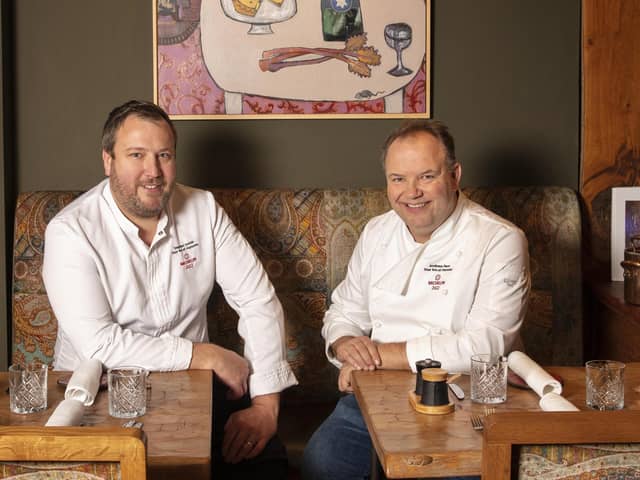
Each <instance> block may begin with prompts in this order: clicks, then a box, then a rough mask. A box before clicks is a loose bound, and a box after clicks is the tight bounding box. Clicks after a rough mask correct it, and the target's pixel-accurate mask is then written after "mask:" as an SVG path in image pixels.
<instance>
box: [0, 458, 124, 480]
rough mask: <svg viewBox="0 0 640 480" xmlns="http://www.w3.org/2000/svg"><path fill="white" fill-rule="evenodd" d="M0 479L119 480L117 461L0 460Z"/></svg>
mask: <svg viewBox="0 0 640 480" xmlns="http://www.w3.org/2000/svg"><path fill="white" fill-rule="evenodd" d="M0 478H1V479H16V480H18V479H20V480H102V479H104V480H119V479H120V478H121V475H120V464H119V463H118V462H92V463H84V462H0Z"/></svg>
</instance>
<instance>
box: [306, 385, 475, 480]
mask: <svg viewBox="0 0 640 480" xmlns="http://www.w3.org/2000/svg"><path fill="white" fill-rule="evenodd" d="M371 448H372V444H371V439H370V438H369V432H368V431H367V426H366V425H365V423H364V419H363V418H362V413H360V407H358V402H357V401H356V397H355V396H354V395H346V396H344V397H342V398H341V399H340V400H339V401H338V404H337V405H336V408H335V410H334V411H333V413H332V414H331V415H329V417H327V419H326V420H325V421H324V422H323V423H322V425H320V427H319V428H318V430H316V431H315V433H314V434H313V435H312V436H311V439H310V440H309V443H307V446H306V448H305V449H304V457H303V460H302V478H304V479H305V480H350V479H365V478H367V477H369V476H370V475H371ZM456 478H460V477H456ZM467 478H469V477H467ZM472 478H478V477H472ZM450 480H455V479H454V478H451V479H450Z"/></svg>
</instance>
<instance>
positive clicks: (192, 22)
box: [151, 0, 432, 120]
mask: <svg viewBox="0 0 640 480" xmlns="http://www.w3.org/2000/svg"><path fill="white" fill-rule="evenodd" d="M234 1H237V0H234ZM258 1H259V2H265V4H266V3H267V2H272V3H284V2H289V1H291V2H293V3H294V5H295V2H296V0H258ZM303 1H304V2H308V3H304V6H305V7H304V8H305V9H306V10H302V11H301V10H300V5H303V4H302V2H303ZM322 1H323V2H335V3H338V4H339V3H340V2H357V4H358V6H362V8H363V11H364V9H368V11H373V8H374V7H373V6H374V5H376V7H375V8H378V9H381V8H383V9H389V8H390V7H379V6H377V5H384V3H383V4H376V3H375V0H322ZM402 1H403V2H407V3H401V4H398V3H394V5H395V6H396V7H397V5H404V8H405V9H407V12H404V11H402V10H400V12H399V13H398V16H399V17H401V16H402V14H404V15H409V14H410V13H411V12H410V7H411V8H424V24H422V21H419V22H418V23H412V28H413V35H414V37H415V38H418V39H419V40H418V41H413V42H411V41H410V42H409V44H408V46H407V47H406V50H403V51H402V52H401V54H405V52H409V53H410V55H409V54H408V53H407V56H408V57H409V59H410V60H411V59H412V60H413V63H412V64H410V65H409V67H411V68H407V70H409V72H410V73H408V74H407V73H401V74H400V75H407V78H406V79H400V78H390V77H389V76H388V75H393V74H392V73H391V71H392V70H393V69H388V66H389V65H392V64H395V63H396V52H394V51H393V50H392V48H391V45H390V44H389V42H388V41H387V42H386V44H385V41H384V40H381V39H380V38H377V41H376V43H375V46H374V45H373V44H372V45H371V47H372V48H374V49H375V51H376V53H379V55H378V57H379V59H378V62H379V63H378V64H371V66H369V67H368V68H369V71H370V72H373V73H371V74H370V75H369V77H367V76H366V73H365V75H361V73H360V72H356V73H354V72H353V71H352V70H351V64H350V63H352V62H349V61H345V60H344V59H342V60H343V63H344V64H346V66H342V65H343V63H341V62H339V61H337V60H338V59H337V58H336V57H337V56H345V58H347V59H348V60H351V61H352V60H353V58H354V57H346V55H340V54H333V53H332V54H324V53H323V54H316V59H317V60H318V61H316V62H313V61H311V60H313V56H312V55H313V54H307V55H304V56H303V55H300V56H299V57H298V58H296V59H294V60H298V59H302V60H303V61H301V62H300V61H298V64H302V63H305V62H306V63H307V64H309V65H304V68H287V69H284V68H283V69H282V72H283V73H281V72H280V71H278V72H277V73H271V70H269V71H266V70H263V71H258V68H257V65H258V64H259V65H260V68H261V69H262V64H260V62H261V61H262V60H263V58H261V57H259V56H255V60H256V61H255V62H254V63H255V64H256V65H253V63H251V62H236V61H234V59H233V56H230V57H231V58H230V59H229V60H228V61H227V60H226V59H223V60H222V61H220V60H219V59H220V58H221V57H223V56H224V55H227V56H229V55H228V54H226V53H225V52H227V51H228V49H225V48H223V47H222V46H221V47H220V48H216V45H218V43H221V42H218V43H216V42H214V41H212V40H211V38H212V35H211V34H210V33H209V32H210V31H214V32H217V31H219V30H220V28H219V27H220V23H223V24H224V26H225V27H226V28H229V29H231V28H235V29H236V30H237V28H238V26H239V25H240V26H242V27H245V25H242V24H240V23H239V22H234V21H233V20H230V19H229V17H228V16H227V11H226V10H225V11H224V13H225V16H221V15H220V14H219V12H216V11H214V12H213V13H211V11H212V8H215V9H218V10H220V9H221V8H222V10H224V3H225V2H231V0H151V4H152V9H153V15H152V18H153V99H154V102H155V103H156V104H158V105H160V106H161V107H162V108H164V109H165V110H166V111H167V113H168V114H169V116H170V117H171V118H172V119H173V120H211V119H213V120H220V119H227V120H243V119H253V120H255V119H396V118H430V116H431V91H432V80H431V79H432V60H431V58H432V54H431V36H432V27H431V13H432V9H431V0H402ZM416 1H418V4H416V3H415V2H416ZM297 2H298V10H297V12H296V14H297V15H298V17H299V18H300V20H299V23H298V24H296V23H295V22H294V21H293V20H295V18H294V19H292V20H290V21H289V22H288V23H289V25H297V28H298V29H303V30H305V29H306V28H307V23H304V22H305V21H307V22H308V20H309V18H311V17H310V16H309V14H306V13H305V15H306V16H305V15H302V14H301V12H307V11H308V10H310V8H309V6H310V2H309V0H297ZM221 4H222V7H221V6H220V5H221ZM211 5H213V7H211ZM349 5H351V3H349ZM187 7H189V8H191V10H187V9H186V8H187ZM181 8H182V10H181ZM323 8H324V7H323ZM318 10H320V8H319V7H318ZM323 13H324V12H323ZM375 13H376V14H377V16H374V15H371V16H370V17H366V16H365V15H363V17H364V18H365V22H364V24H365V26H366V25H367V18H372V19H373V20H371V21H369V24H370V25H374V24H375V25H376V26H378V27H379V25H378V23H380V21H386V19H387V18H389V17H386V16H385V15H388V12H386V11H375ZM313 15H316V13H315V11H314V12H313ZM421 18H422V17H421ZM212 19H213V22H218V23H219V24H218V25H217V27H218V28H211V27H208V25H211V24H212ZM220 19H222V20H220ZM374 20H375V22H377V23H375V22H374ZM324 21H325V20H324V18H322V22H324ZM227 24H228V25H227ZM283 25H285V22H282V24H278V25H277V27H278V28H280V32H282V33H281V35H280V41H282V39H284V38H287V37H286V32H285V30H284V27H283ZM314 25H315V23H314ZM394 25H404V23H402V22H398V23H394ZM416 25H417V27H416ZM386 26H388V25H386ZM275 27H276V26H275V25H274V30H275ZM321 27H322V28H324V23H321ZM288 28H289V31H288V35H289V38H295V39H296V40H295V41H294V43H292V45H297V43H295V42H298V43H303V41H302V40H298V36H292V33H291V32H294V31H295V30H294V29H293V27H288ZM409 30H410V32H411V28H410V29H409ZM380 31H381V29H380V28H375V29H374V32H378V33H376V34H375V35H374V34H369V33H368V32H364V33H365V35H366V36H365V37H364V38H365V40H364V41H365V42H366V41H368V37H375V36H376V35H377V37H380V36H381V34H380V33H379V32H380ZM234 35H235V36H234V37H233V38H234V39H235V38H249V37H242V36H238V35H239V34H237V33H235V32H234ZM314 35H316V37H317V35H318V34H317V32H316V33H315V34H314ZM229 37H230V36H229ZM382 37H383V38H385V37H384V35H382ZM255 38H257V36H254V37H253V38H250V40H247V41H246V42H244V43H243V42H238V43H239V44H242V45H244V44H245V43H246V44H248V45H250V46H249V47H247V49H250V48H255V47H252V46H251V45H253V44H255ZM259 38H260V41H263V40H262V39H267V38H268V39H269V40H264V41H265V44H266V42H267V41H272V42H273V40H272V39H273V38H277V37H276V36H271V37H268V36H266V35H265V36H261V37H259ZM314 38H315V37H314ZM325 39H326V37H325ZM218 40H219V38H218ZM306 41H307V42H308V40H306ZM251 42H253V43H251ZM381 43H382V45H381ZM326 44H327V42H326V41H324V40H323V41H322V44H320V43H319V42H317V41H316V43H315V44H314V45H319V46H318V47H317V48H310V47H305V48H307V50H311V51H312V52H314V53H315V52H316V51H323V50H331V51H339V52H344V51H347V50H348V47H347V46H346V45H348V44H347V42H346V41H345V43H344V44H341V43H339V42H338V43H337V45H338V48H335V47H334V48H331V49H329V48H328V47H327V46H326ZM288 45H289V44H287V46H288ZM332 45H334V44H332ZM343 45H344V47H343ZM416 45H418V46H419V47H422V46H424V51H422V49H421V48H417V47H415V46H416ZM412 46H413V47H414V48H413V49H412V48H411V47H412ZM340 47H343V48H340ZM365 47H367V48H368V47H369V45H367V44H366V43H365ZM239 50H241V49H239ZM278 50H283V51H284V50H288V51H292V50H295V48H294V47H289V48H280V49H277V48H276V49H272V50H267V49H266V47H265V49H264V50H263V51H262V57H264V56H265V52H271V51H278ZM380 52H382V53H380ZM249 53H251V54H255V53H257V52H252V51H250V52H249ZM287 55H289V56H290V54H287ZM287 55H284V58H287ZM330 55H333V58H329V59H328V60H329V61H326V60H327V58H325V57H329V56H330ZM238 56H239V58H242V57H241V55H238ZM416 56H418V57H419V58H420V59H421V60H420V62H419V64H418V63H416V61H415V59H416ZM253 58H254V57H251V59H252V61H253ZM398 58H399V59H400V61H399V65H402V60H401V55H398ZM210 59H213V60H210ZM359 59H360V57H357V58H356V62H357V60H359ZM225 61H226V62H227V63H226V64H225ZM390 62H392V63H390ZM245 63H246V64H247V65H249V67H246V68H248V69H250V75H245V74H244V73H245V72H242V71H238V72H234V71H232V70H233V69H237V68H238V67H237V64H240V65H244V64H245ZM281 63H283V64H284V63H287V65H286V66H288V67H298V66H300V65H293V63H295V62H281ZM311 63H318V65H311ZM320 63H323V65H319V64H320ZM227 65H228V67H227ZM329 65H331V67H330V68H332V69H334V70H335V69H339V68H342V70H339V71H338V73H337V74H333V73H330V74H329V73H328V72H329V70H328V69H329ZM336 65H340V67H337V66H336ZM227 68H228V70H229V71H230V72H227ZM347 68H348V70H349V73H342V72H343V71H344V72H347ZM396 68H398V67H397V66H396ZM321 69H322V70H321ZM285 70H286V75H289V76H288V77H286V76H283V75H285V73H284V71H285ZM305 70H306V72H307V76H308V77H310V81H309V82H316V83H315V84H314V83H309V87H308V88H307V91H295V92H294V90H295V89H298V90H299V89H300V88H302V87H300V85H306V83H305V82H303V81H300V76H299V75H301V74H299V72H301V71H305ZM216 71H217V72H218V75H216V74H215V73H213V74H212V73H211V72H216ZM221 72H222V73H221ZM256 72H257V73H256ZM289 72H291V73H289ZM293 72H295V74H294V73H293ZM385 72H386V73H385ZM322 73H324V76H322ZM278 75H280V77H278ZM294 75H298V76H294ZM337 75H341V77H339V78H340V81H339V82H335V84H336V85H338V87H337V88H335V96H336V98H332V95H334V91H333V90H331V91H330V92H326V91H324V92H323V91H322V90H323V88H324V83H321V82H322V79H323V78H330V79H332V80H333V79H336V78H338V77H337ZM222 77H226V78H227V79H226V83H224V82H219V79H220V78H222ZM228 78H233V79H234V80H237V79H239V80H237V81H238V82H239V83H242V81H243V80H245V79H247V80H246V82H245V85H239V86H235V85H234V86H233V88H231V87H227V88H225V85H229V81H228ZM256 78H257V79H258V80H254V79H256ZM278 78H281V79H284V80H283V81H282V83H281V84H280V85H277V84H278V82H277V81H275V80H273V81H272V79H276V80H277V79H278ZM265 79H267V80H265ZM405 81H406V83H403V82H405ZM368 82H372V83H368ZM392 82H396V83H392ZM218 83H222V86H220V85H218ZM270 83H273V84H275V86H274V89H277V90H274V94H273V95H272V94H271V92H270V91H266V92H258V93H255V92H253V91H252V90H253V88H254V86H255V88H256V89H260V88H262V89H265V88H267V87H265V85H269V84H270ZM326 83H327V84H329V83H330V82H326ZM342 85H344V88H345V89H346V90H347V93H345V92H339V91H338V90H339V88H341V87H342ZM356 85H358V86H357V87H356ZM360 85H364V86H365V87H368V86H369V85H371V87H370V88H362V87H360ZM398 86H400V87H398ZM287 88H289V89H291V92H289V90H286V89H287ZM330 88H334V87H333V86H332V87H330ZM283 89H284V90H283ZM349 89H350V90H349ZM289 93H291V95H289ZM314 95H318V96H320V98H316V97H313V96H314ZM323 95H324V96H323ZM341 95H342V96H341Z"/></svg>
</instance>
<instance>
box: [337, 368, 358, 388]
mask: <svg viewBox="0 0 640 480" xmlns="http://www.w3.org/2000/svg"><path fill="white" fill-rule="evenodd" d="M353 370H354V368H353V367H352V366H351V365H346V364H345V365H343V366H342V368H341V369H340V375H338V389H339V390H340V391H341V392H350V393H351V392H353V387H352V386H351V372H352V371H353Z"/></svg>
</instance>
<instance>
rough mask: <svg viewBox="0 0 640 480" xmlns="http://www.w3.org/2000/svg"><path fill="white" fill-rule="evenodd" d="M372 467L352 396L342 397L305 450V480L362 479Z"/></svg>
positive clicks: (363, 427) (367, 440)
mask: <svg viewBox="0 0 640 480" xmlns="http://www.w3.org/2000/svg"><path fill="white" fill-rule="evenodd" d="M370 470H371V439H370V438H369V432H368V431H367V426H366V425H365V423H364V419H363V418H362V414H361V413H360V408H359V407H358V402H357V401H356V398H355V396H354V395H346V396H344V397H342V398H341V399H340V400H339V401H338V404H337V405H336V408H335V410H334V411H333V413H332V414H331V415H329V417H327V419H326V420H325V421H324V422H323V423H322V425H320V427H319V428H318V430H316V431H315V433H314V434H313V436H312V437H311V439H310V440H309V443H307V446H306V448H305V449H304V457H303V461H302V478H304V479H305V480H350V479H363V478H366V477H368V476H369V473H370Z"/></svg>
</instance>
